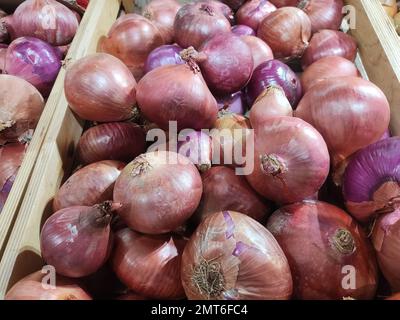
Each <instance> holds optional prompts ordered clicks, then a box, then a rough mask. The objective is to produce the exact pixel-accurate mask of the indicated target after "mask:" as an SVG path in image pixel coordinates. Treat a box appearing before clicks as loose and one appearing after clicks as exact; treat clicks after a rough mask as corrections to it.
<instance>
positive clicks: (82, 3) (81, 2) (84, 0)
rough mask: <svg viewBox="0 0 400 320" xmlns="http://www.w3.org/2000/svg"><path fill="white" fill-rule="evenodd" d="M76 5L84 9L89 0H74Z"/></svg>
mask: <svg viewBox="0 0 400 320" xmlns="http://www.w3.org/2000/svg"><path fill="white" fill-rule="evenodd" d="M76 3H77V4H79V5H80V6H81V7H83V8H85V9H86V8H87V7H88V6H89V0H76Z"/></svg>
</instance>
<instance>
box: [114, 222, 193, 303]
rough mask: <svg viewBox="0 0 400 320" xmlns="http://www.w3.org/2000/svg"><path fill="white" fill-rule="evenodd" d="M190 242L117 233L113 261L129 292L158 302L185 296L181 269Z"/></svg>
mask: <svg viewBox="0 0 400 320" xmlns="http://www.w3.org/2000/svg"><path fill="white" fill-rule="evenodd" d="M185 244H186V241H184V240H183V239H180V238H179V237H177V236H170V235H158V236H148V235H141V234H139V233H136V232H134V231H132V230H129V229H124V230H121V231H119V232H117V234H116V236H115V249H114V252H113V256H112V258H111V262H112V266H113V269H114V272H115V273H116V274H117V276H118V277H119V278H120V280H121V281H122V282H123V283H124V284H125V285H127V286H128V287H129V289H131V290H134V291H135V292H138V293H139V294H140V295H143V296H146V297H149V298H155V299H179V298H183V297H184V296H185V293H184V291H183V288H182V284H181V279H180V278H181V277H180V269H181V259H182V258H181V257H182V251H183V249H184V247H185Z"/></svg>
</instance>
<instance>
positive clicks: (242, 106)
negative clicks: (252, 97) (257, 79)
mask: <svg viewBox="0 0 400 320" xmlns="http://www.w3.org/2000/svg"><path fill="white" fill-rule="evenodd" d="M216 99H217V103H218V109H219V111H227V112H231V113H236V114H242V115H243V114H245V113H246V109H247V105H246V101H245V97H244V94H243V92H242V91H239V92H236V93H233V94H231V95H228V96H225V97H217V98H216Z"/></svg>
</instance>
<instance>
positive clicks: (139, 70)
mask: <svg viewBox="0 0 400 320" xmlns="http://www.w3.org/2000/svg"><path fill="white" fill-rule="evenodd" d="M163 44H164V39H163V37H162V35H161V33H160V31H159V29H158V28H157V27H156V26H155V25H154V24H153V23H152V22H151V21H150V20H148V19H146V18H144V17H142V16H140V15H137V14H133V13H131V14H126V15H124V16H122V17H121V18H118V19H117V21H115V23H114V24H113V26H112V27H111V29H110V31H109V32H108V35H107V36H103V37H102V38H101V39H100V40H99V50H100V51H101V52H105V53H109V54H111V55H113V56H115V57H117V58H119V59H121V60H122V61H123V62H124V63H125V64H126V65H127V66H128V68H129V70H130V71H131V72H132V74H133V75H134V77H135V79H136V80H140V79H141V78H142V76H143V74H144V64H145V62H146V59H147V56H148V55H149V53H150V52H151V51H153V50H154V49H155V48H157V47H159V46H161V45H163Z"/></svg>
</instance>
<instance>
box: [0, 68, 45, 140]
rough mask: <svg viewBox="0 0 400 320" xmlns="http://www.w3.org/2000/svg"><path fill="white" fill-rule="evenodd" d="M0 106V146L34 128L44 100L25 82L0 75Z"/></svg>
mask: <svg viewBox="0 0 400 320" xmlns="http://www.w3.org/2000/svg"><path fill="white" fill-rule="evenodd" d="M0 105H1V108H0V144H4V143H6V142H12V141H16V140H17V139H18V138H20V137H21V136H22V135H23V134H24V133H26V132H27V131H29V130H30V129H34V128H35V127H36V124H37V122H38V121H39V117H40V115H41V113H42V111H43V108H44V100H43V97H42V95H41V94H40V93H39V91H38V90H37V89H36V88H35V87H34V86H33V85H31V84H30V83H29V82H27V81H26V80H24V79H21V78H18V77H15V76H11V75H5V74H1V75H0Z"/></svg>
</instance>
